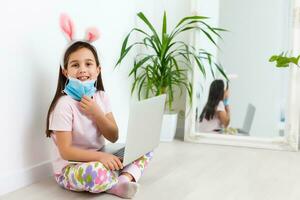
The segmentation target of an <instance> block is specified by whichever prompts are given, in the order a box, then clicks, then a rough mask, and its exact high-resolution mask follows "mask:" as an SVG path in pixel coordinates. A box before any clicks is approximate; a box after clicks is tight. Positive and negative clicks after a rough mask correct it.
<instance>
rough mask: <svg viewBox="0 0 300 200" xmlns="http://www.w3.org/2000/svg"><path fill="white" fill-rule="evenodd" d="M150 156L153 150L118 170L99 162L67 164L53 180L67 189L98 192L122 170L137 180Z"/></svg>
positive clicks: (116, 179) (105, 188)
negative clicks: (110, 168) (108, 167)
mask: <svg viewBox="0 0 300 200" xmlns="http://www.w3.org/2000/svg"><path fill="white" fill-rule="evenodd" d="M152 156H153V152H149V153H147V154H146V155H144V156H142V157H140V158H139V159H137V160H135V161H134V162H133V163H131V164H129V165H127V166H125V167H124V168H123V169H122V170H120V171H112V170H109V169H107V168H106V167H105V166H104V165H103V164H102V163H101V162H86V163H79V164H69V165H67V166H66V167H65V168H64V169H63V170H62V173H61V174H57V175H55V180H56V182H57V183H58V184H59V185H60V186H61V187H63V188H65V189H68V190H72V191H88V192H91V193H100V192H104V191H106V190H108V189H110V188H112V187H113V186H114V185H115V184H117V183H118V176H119V174H120V173H122V172H127V173H129V174H131V175H132V176H133V178H134V179H135V181H136V182H137V181H138V180H139V179H140V177H141V175H142V173H143V172H144V169H145V168H146V166H147V165H148V163H149V161H150V160H151V159H152Z"/></svg>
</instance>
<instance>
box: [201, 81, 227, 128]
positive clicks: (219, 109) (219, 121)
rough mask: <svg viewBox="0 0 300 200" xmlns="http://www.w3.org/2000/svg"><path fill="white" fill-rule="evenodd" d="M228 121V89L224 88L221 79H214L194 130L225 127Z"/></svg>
mask: <svg viewBox="0 0 300 200" xmlns="http://www.w3.org/2000/svg"><path fill="white" fill-rule="evenodd" d="M229 122H230V112H229V106H228V89H226V90H225V87H224V82H223V81H222V80H218V79H217V80H214V81H213V82H212V83H211V85H210V89H209V95H208V100H207V103H206V105H205V106H204V108H203V111H202V113H201V115H200V120H199V123H196V124H197V125H196V126H197V127H196V130H197V131H200V132H211V131H216V130H220V129H221V128H226V127H227V126H228V125H229Z"/></svg>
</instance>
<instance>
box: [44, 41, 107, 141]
mask: <svg viewBox="0 0 300 200" xmlns="http://www.w3.org/2000/svg"><path fill="white" fill-rule="evenodd" d="M82 48H86V49H89V50H90V51H91V52H92V53H93V55H94V57H95V61H96V64H97V66H100V62H99V58H98V54H97V51H96V49H95V47H94V46H93V45H91V44H89V43H87V42H83V41H78V42H75V43H74V44H72V45H71V46H69V48H68V49H67V50H66V53H65V55H64V63H63V65H64V66H63V68H64V69H67V67H68V62H69V58H70V55H71V54H72V53H74V52H75V51H77V50H79V49H82ZM66 81H67V78H66V77H65V76H64V75H63V73H62V67H61V66H60V67H59V75H58V83H57V88H56V92H55V95H54V98H53V100H52V102H51V104H50V107H49V110H48V114H47V121H46V136H47V137H50V135H51V132H52V131H51V130H49V117H50V114H51V112H52V111H53V109H54V107H55V105H56V103H57V101H58V99H59V98H60V97H61V96H64V95H66V94H64V93H63V92H62V91H63V90H64V87H65V84H66ZM99 90H101V91H104V87H103V82H102V78H101V72H100V73H99V75H98V77H97V91H99Z"/></svg>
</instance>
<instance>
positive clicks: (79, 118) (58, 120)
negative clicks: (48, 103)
mask: <svg viewBox="0 0 300 200" xmlns="http://www.w3.org/2000/svg"><path fill="white" fill-rule="evenodd" d="M93 99H95V101H96V102H97V104H98V105H99V106H100V108H101V109H102V111H103V112H104V113H105V114H107V113H109V112H111V107H110V103H109V99H108V97H107V95H106V93H105V92H104V91H97V92H96V93H95V94H94V96H93ZM49 129H50V130H52V131H53V133H52V134H51V138H52V139H53V144H54V145H53V150H52V165H53V170H54V173H55V174H60V173H61V171H62V169H63V168H64V167H65V166H66V165H68V164H69V162H68V161H66V160H64V159H62V157H61V156H60V153H59V151H58V148H57V146H56V136H55V131H71V132H72V145H73V146H75V147H78V148H82V149H88V150H97V149H100V148H101V147H102V146H103V145H104V143H105V140H104V137H103V135H102V134H101V133H100V131H99V129H98V128H97V125H96V123H95V122H93V121H92V120H91V119H90V118H88V117H87V116H86V115H85V114H84V113H83V112H82V111H80V106H79V102H78V101H76V100H74V99H72V98H71V97H70V96H68V95H65V96H62V97H61V98H60V99H59V100H58V101H57V104H56V106H55V108H54V110H53V111H52V113H51V115H50V118H49Z"/></svg>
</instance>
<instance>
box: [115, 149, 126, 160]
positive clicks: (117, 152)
mask: <svg viewBox="0 0 300 200" xmlns="http://www.w3.org/2000/svg"><path fill="white" fill-rule="evenodd" d="M124 152H125V147H123V148H121V149H119V150H118V151H116V152H115V153H114V155H115V156H117V157H119V158H123V157H124Z"/></svg>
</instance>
